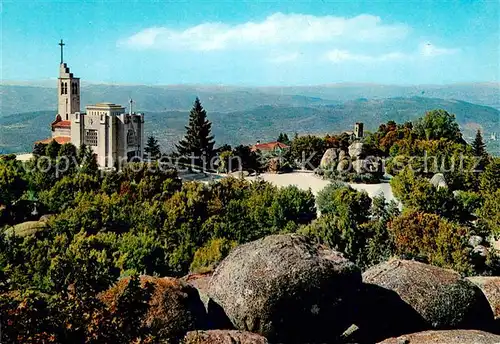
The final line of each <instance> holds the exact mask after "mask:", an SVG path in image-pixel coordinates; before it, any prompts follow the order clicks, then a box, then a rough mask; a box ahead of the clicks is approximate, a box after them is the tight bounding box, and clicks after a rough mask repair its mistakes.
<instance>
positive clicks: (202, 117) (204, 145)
mask: <svg viewBox="0 0 500 344" xmlns="http://www.w3.org/2000/svg"><path fill="white" fill-rule="evenodd" d="M211 130H212V123H210V121H208V120H207V113H206V111H205V110H204V109H203V106H202V105H201V102H200V99H198V97H196V100H195V101H194V105H193V109H192V110H191V113H190V114H189V124H188V126H187V127H186V135H185V136H184V139H183V140H181V141H179V143H178V144H177V145H176V148H177V153H178V154H179V155H180V156H181V157H185V158H190V157H195V161H194V162H195V164H197V165H199V164H200V163H201V161H202V159H203V158H204V159H205V161H207V162H208V161H209V160H210V158H212V156H213V154H214V152H213V149H214V144H215V141H214V137H213V136H212V135H211Z"/></svg>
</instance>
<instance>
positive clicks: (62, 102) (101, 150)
mask: <svg viewBox="0 0 500 344" xmlns="http://www.w3.org/2000/svg"><path fill="white" fill-rule="evenodd" d="M59 45H60V46H61V63H60V65H59V78H58V79H57V104H58V107H57V115H56V118H55V121H54V122H52V124H51V129H52V137H51V138H48V139H46V140H42V141H38V142H37V143H44V144H48V143H50V142H51V141H52V140H55V141H56V142H58V143H60V144H64V143H68V142H71V143H72V144H74V145H75V146H76V147H80V146H81V145H82V144H85V145H87V146H89V147H90V148H91V149H92V150H93V152H94V154H95V155H96V157H97V163H98V164H99V166H100V167H102V168H112V167H114V166H116V164H117V163H118V162H119V161H130V160H131V159H132V158H134V157H140V158H142V157H143V155H144V114H143V113H135V112H132V104H133V103H132V100H130V107H129V111H128V112H126V111H125V108H124V107H123V106H120V105H116V104H112V103H97V104H95V105H87V106H86V107H85V112H80V78H77V77H75V76H74V75H73V73H71V72H70V69H69V67H68V65H67V64H66V63H64V62H63V46H64V43H63V42H62V40H61V42H60V43H59Z"/></svg>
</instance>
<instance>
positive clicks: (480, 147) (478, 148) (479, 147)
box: [472, 129, 486, 157]
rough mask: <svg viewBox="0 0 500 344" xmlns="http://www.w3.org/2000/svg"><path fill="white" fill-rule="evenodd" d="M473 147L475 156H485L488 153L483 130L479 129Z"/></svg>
mask: <svg viewBox="0 0 500 344" xmlns="http://www.w3.org/2000/svg"><path fill="white" fill-rule="evenodd" d="M472 149H473V151H474V155H475V156H481V157H482V156H485V155H486V145H485V144H484V141H483V136H482V135H481V130H479V129H478V130H477V133H476V138H475V139H474V142H472Z"/></svg>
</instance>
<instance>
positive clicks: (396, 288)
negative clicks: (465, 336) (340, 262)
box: [357, 259, 493, 341]
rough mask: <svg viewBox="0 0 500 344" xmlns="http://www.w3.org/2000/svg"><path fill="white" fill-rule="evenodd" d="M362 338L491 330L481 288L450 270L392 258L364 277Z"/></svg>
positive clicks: (489, 316)
mask: <svg viewBox="0 0 500 344" xmlns="http://www.w3.org/2000/svg"><path fill="white" fill-rule="evenodd" d="M363 282H365V286H366V287H365V290H364V295H363V296H362V302H363V305H364V306H365V307H364V309H363V312H362V313H361V314H362V315H361V317H360V319H359V322H358V324H357V325H358V326H359V327H360V331H359V333H358V336H361V338H362V339H363V340H367V339H373V340H375V341H376V340H380V339H383V338H387V337H390V336H397V335H401V334H404V333H411V332H418V331H423V330H427V329H453V328H475V329H485V328H489V327H490V326H492V322H493V314H492V312H491V309H490V307H489V304H488V301H487V300H486V298H485V297H484V295H483V293H482V292H481V290H480V289H479V288H478V287H477V286H475V285H474V284H473V283H471V282H469V281H467V280H465V279H463V278H461V276H460V275H459V274H458V273H456V272H454V271H452V270H447V269H443V268H439V267H435V266H431V265H427V264H423V263H419V262H415V261H408V260H397V259H395V260H391V261H388V262H385V263H382V264H379V265H376V266H374V267H372V268H370V269H368V270H367V271H365V273H364V274H363Z"/></svg>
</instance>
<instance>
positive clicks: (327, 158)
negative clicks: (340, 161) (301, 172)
mask: <svg viewBox="0 0 500 344" xmlns="http://www.w3.org/2000/svg"><path fill="white" fill-rule="evenodd" d="M337 158H338V154H337V149H335V148H328V149H327V150H326V152H325V154H323V157H322V158H321V162H320V164H319V166H320V167H321V168H323V169H327V168H331V167H332V166H333V165H334V164H335V162H336V161H337Z"/></svg>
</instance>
